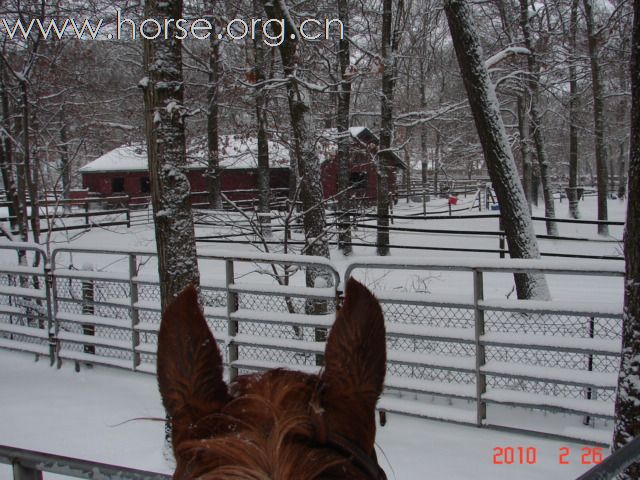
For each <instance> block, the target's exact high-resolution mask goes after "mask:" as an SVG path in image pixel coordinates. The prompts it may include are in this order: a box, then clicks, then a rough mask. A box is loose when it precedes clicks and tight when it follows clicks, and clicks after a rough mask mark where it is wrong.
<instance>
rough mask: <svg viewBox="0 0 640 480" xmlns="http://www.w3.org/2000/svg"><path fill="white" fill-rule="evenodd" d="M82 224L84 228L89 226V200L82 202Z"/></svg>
mask: <svg viewBox="0 0 640 480" xmlns="http://www.w3.org/2000/svg"><path fill="white" fill-rule="evenodd" d="M84 224H85V226H86V227H88V226H89V200H88V199H87V200H85V201H84Z"/></svg>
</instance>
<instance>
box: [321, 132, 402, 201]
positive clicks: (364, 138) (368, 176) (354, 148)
mask: <svg viewBox="0 0 640 480" xmlns="http://www.w3.org/2000/svg"><path fill="white" fill-rule="evenodd" d="M349 130H350V133H351V137H352V142H351V158H350V161H349V187H350V192H351V197H352V198H355V199H358V200H360V201H361V202H362V203H364V204H365V205H373V204H375V203H376V198H377V192H378V186H377V173H376V168H377V164H376V161H377V160H376V152H377V151H378V143H379V140H378V137H376V136H375V135H374V134H373V133H372V132H371V130H369V129H368V128H366V127H351V128H350V129H349ZM331 133H332V134H333V136H334V137H335V131H333V132H331ZM329 137H331V135H329ZM332 150H333V151H332V152H331V153H330V154H328V155H326V159H325V161H323V162H322V167H321V169H322V189H323V192H324V197H325V198H330V197H333V196H335V195H336V194H337V193H338V161H337V158H336V155H335V143H334V147H333V149H332ZM382 155H383V158H384V160H385V161H386V165H387V174H388V176H389V190H390V191H391V192H392V193H394V192H395V191H396V178H397V171H398V169H400V170H404V169H406V168H407V167H406V165H405V164H404V162H403V161H402V160H401V159H400V157H399V156H398V155H396V154H395V153H393V152H386V153H383V154H382Z"/></svg>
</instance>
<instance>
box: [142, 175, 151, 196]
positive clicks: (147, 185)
mask: <svg viewBox="0 0 640 480" xmlns="http://www.w3.org/2000/svg"><path fill="white" fill-rule="evenodd" d="M140 193H151V181H150V180H149V177H142V178H141V179H140Z"/></svg>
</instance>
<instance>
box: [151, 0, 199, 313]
mask: <svg viewBox="0 0 640 480" xmlns="http://www.w3.org/2000/svg"><path fill="white" fill-rule="evenodd" d="M145 14H146V18H149V19H156V21H159V23H160V24H162V19H164V18H181V16H182V2H181V1H180V0H147V1H146V2H145ZM177 33H178V32H177V31H176V29H175V25H174V24H170V25H169V30H168V34H167V35H166V36H167V37H168V38H166V39H165V38H164V36H162V35H160V36H157V38H156V39H154V40H145V45H144V65H145V74H146V77H145V78H144V79H143V81H142V82H141V85H142V87H143V90H144V104H145V127H146V135H147V155H148V158H149V173H150V180H151V198H152V205H153V213H154V217H155V232H156V245H157V250H158V273H159V278H160V300H161V306H162V310H164V309H165V308H166V306H167V305H168V304H169V302H170V301H171V300H172V299H173V298H174V297H175V296H176V295H177V294H178V293H179V292H180V291H181V290H182V289H183V288H185V287H186V286H187V285H188V284H194V285H195V286H196V287H197V286H199V280H200V275H199V272H198V259H197V255H196V243H195V233H194V226H193V217H192V214H191V199H190V193H191V189H190V186H189V179H188V178H187V171H186V170H187V156H186V147H185V132H184V128H185V119H186V113H187V112H186V109H185V107H184V80H183V74H182V42H181V41H180V40H179V39H177V38H175V37H176V34H177Z"/></svg>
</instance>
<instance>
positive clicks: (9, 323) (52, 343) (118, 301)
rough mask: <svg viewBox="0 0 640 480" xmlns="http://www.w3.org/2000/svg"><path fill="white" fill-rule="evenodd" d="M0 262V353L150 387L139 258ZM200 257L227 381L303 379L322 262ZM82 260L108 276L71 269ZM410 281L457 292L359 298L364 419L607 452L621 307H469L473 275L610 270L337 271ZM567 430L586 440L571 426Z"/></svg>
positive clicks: (145, 272) (154, 307)
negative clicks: (108, 372) (382, 352)
mask: <svg viewBox="0 0 640 480" xmlns="http://www.w3.org/2000/svg"><path fill="white" fill-rule="evenodd" d="M20 248H25V249H27V252H28V255H30V256H31V258H30V260H31V259H32V258H33V256H35V255H40V256H41V257H42V258H43V259H44V260H49V261H48V262H47V261H41V262H40V266H38V267H27V266H24V265H19V264H17V255H15V252H17V251H18V250H19V249H20ZM11 250H13V251H14V252H11ZM0 253H3V255H2V257H1V258H2V260H1V261H0V348H6V349H14V350H22V351H27V352H31V353H34V354H36V355H40V356H48V357H49V358H50V359H51V362H52V363H56V362H57V363H58V365H59V364H60V363H61V362H63V361H71V362H74V363H75V365H76V368H81V367H82V365H83V364H84V363H90V364H103V365H108V366H113V367H118V368H124V369H128V370H134V371H139V372H144V373H155V352H156V345H157V332H158V328H159V323H160V299H159V288H158V279H157V274H154V273H153V272H155V271H156V268H157V267H156V265H155V263H154V262H155V255H156V254H155V252H154V251H152V250H150V249H145V248H139V249H129V250H127V251H121V250H118V249H108V248H101V249H81V248H72V247H64V248H54V249H53V250H52V252H51V256H50V258H48V257H47V255H46V252H45V251H44V250H43V249H42V248H41V247H38V246H34V245H30V244H18V245H15V244H6V243H0ZM200 253H201V255H199V263H200V271H201V275H202V281H201V283H202V285H201V294H202V295H201V298H202V302H203V306H204V313H205V317H206V319H207V322H208V324H209V326H210V328H211V329H212V331H213V332H214V335H215V337H216V339H217V341H218V342H219V344H220V347H221V351H222V352H223V356H224V361H225V363H226V365H227V368H228V372H229V376H230V377H231V378H233V377H234V376H235V375H236V374H238V373H242V372H248V371H256V370H262V369H268V368H274V367H288V368H293V369H299V370H304V371H317V370H318V369H319V367H318V364H319V363H321V358H320V357H321V356H322V354H323V351H324V340H325V338H326V333H327V330H328V329H329V328H330V326H331V325H332V323H333V318H334V311H335V308H336V306H337V305H338V304H339V299H338V297H339V295H340V290H339V285H340V275H339V271H338V269H337V268H336V267H335V266H334V265H333V264H332V263H331V262H330V261H329V260H326V259H322V258H318V257H304V256H295V255H285V254H259V253H238V252H233V251H218V250H212V251H207V252H205V251H202V252H200ZM97 258H100V259H101V262H102V263H103V264H105V265H107V264H109V265H112V267H111V271H96V270H91V269H89V268H85V269H77V268H76V267H74V266H73V265H74V264H75V265H78V264H83V262H86V261H88V260H93V261H94V262H95V261H96V259H97ZM87 259H88V260H87ZM308 269H314V270H316V273H318V274H319V275H320V277H319V278H320V279H322V280H321V281H319V282H317V283H316V286H315V287H306V286H304V285H305V281H304V278H305V274H306V271H307V270H308ZM410 270H412V271H417V272H419V273H420V274H421V275H422V274H428V272H434V271H437V272H457V275H463V276H464V278H467V279H468V280H465V281H467V282H468V284H469V285H470V287H469V288H463V289H461V290H462V292H461V293H459V294H456V295H455V296H444V295H431V294H429V293H423V292H416V291H415V289H413V291H408V292H398V291H397V290H393V289H392V290H381V289H380V288H375V285H374V286H373V290H374V293H375V294H376V295H377V297H378V299H379V300H380V302H381V305H382V307H383V311H384V314H385V320H386V328H387V352H388V367H387V378H386V390H385V395H384V396H383V398H382V400H381V402H380V404H379V408H381V409H383V410H388V411H393V412H398V413H404V414H410V415H417V416H422V417H427V418H436V419H439V420H447V421H452V422H457V423H466V424H471V425H476V426H479V427H501V428H511V429H525V428H526V429H528V430H531V428H532V427H531V426H525V427H523V426H521V425H520V426H519V425H516V424H513V423H509V421H508V420H504V419H503V418H501V415H500V414H499V408H504V407H505V406H509V407H520V408H526V409H534V410H542V411H545V412H554V413H562V414H566V415H568V416H570V418H572V419H573V420H571V421H570V422H569V423H571V425H572V427H571V428H570V429H568V430H567V431H566V432H564V433H558V435H562V436H564V437H566V438H578V439H580V440H583V441H585V440H586V441H591V442H596V443H606V442H607V441H608V437H609V436H610V435H609V433H608V432H604V433H603V431H602V430H597V429H596V430H594V429H593V424H594V419H604V420H605V421H606V420H608V419H611V418H612V416H613V401H614V394H615V387H616V382H617V368H618V363H619V362H618V359H619V353H620V338H621V337H620V336H621V318H622V309H621V306H619V305H618V304H614V305H600V304H596V305H594V304H591V303H589V302H588V301H581V302H579V303H578V302H567V301H558V300H556V301H548V302H545V301H534V300H515V299H504V298H503V299H496V298H493V297H492V296H490V295H489V296H487V295H485V291H486V290H487V283H486V276H487V275H497V274H504V275H511V274H512V273H540V274H547V275H566V276H568V277H567V278H568V279H569V278H574V279H576V281H581V279H584V278H586V277H587V276H600V277H622V276H623V274H624V270H623V267H622V265H619V264H618V263H617V262H615V263H614V262H604V261H600V262H580V263H575V262H573V263H572V262H569V261H564V262H562V263H560V264H557V263H554V262H550V261H546V260H497V259H496V260H491V259H484V260H483V259H475V260H474V259H439V260H435V259H434V260H425V261H419V260H415V259H409V258H396V257H394V258H380V257H360V258H359V259H356V260H355V261H352V262H349V263H348V264H347V265H346V271H345V274H344V276H343V278H348V277H349V276H351V275H353V274H357V275H358V276H359V278H361V279H364V280H366V279H367V276H368V275H370V276H374V277H375V276H376V275H374V273H375V272H378V273H379V274H380V275H378V276H379V277H384V276H385V275H386V274H389V275H390V277H389V278H390V280H389V281H390V282H391V281H392V280H391V279H392V278H393V272H394V271H401V273H402V274H403V275H405V272H408V271H410ZM212 274H214V275H212ZM443 402H444V404H443ZM489 407H492V408H489ZM496 408H497V409H498V410H496ZM574 417H575V418H574ZM574 420H575V421H574ZM582 421H585V422H587V423H589V424H590V426H589V427H588V428H582V426H581V425H580V423H581V422H582ZM574 423H577V424H579V425H578V426H577V427H575V428H573V424H574ZM546 433H549V432H546Z"/></svg>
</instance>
